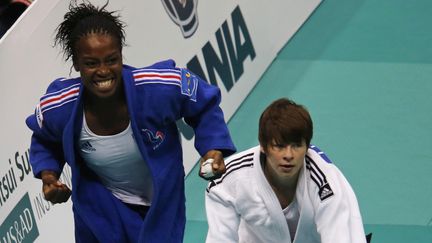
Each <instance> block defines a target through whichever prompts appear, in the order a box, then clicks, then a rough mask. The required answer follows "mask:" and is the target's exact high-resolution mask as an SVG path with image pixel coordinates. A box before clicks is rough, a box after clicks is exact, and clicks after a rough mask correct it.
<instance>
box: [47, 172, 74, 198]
mask: <svg viewBox="0 0 432 243" xmlns="http://www.w3.org/2000/svg"><path fill="white" fill-rule="evenodd" d="M41 178H42V183H43V185H42V191H43V194H44V197H45V199H46V200H47V201H50V202H52V203H54V204H55V203H64V202H66V201H67V200H68V199H69V197H70V196H71V194H72V191H71V190H70V189H69V187H67V186H66V185H65V184H63V183H61V182H60V181H59V180H58V178H59V176H58V175H57V173H55V172H53V171H42V173H41Z"/></svg>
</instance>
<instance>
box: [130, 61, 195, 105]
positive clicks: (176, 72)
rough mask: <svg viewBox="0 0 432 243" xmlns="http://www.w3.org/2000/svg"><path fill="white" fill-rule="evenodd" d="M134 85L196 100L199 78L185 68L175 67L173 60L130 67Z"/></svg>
mask: <svg viewBox="0 0 432 243" xmlns="http://www.w3.org/2000/svg"><path fill="white" fill-rule="evenodd" d="M130 70H131V72H132V76H133V80H134V84H135V86H140V87H144V86H146V87H152V88H155V89H163V90H164V91H169V90H170V89H167V88H168V87H172V88H174V89H171V90H173V91H174V92H175V93H177V94H181V95H183V96H185V97H187V98H189V99H190V100H192V101H197V90H198V84H199V81H200V78H199V77H198V76H197V75H195V74H194V73H192V72H191V71H189V70H188V69H186V68H179V67H176V64H175V61H174V60H166V61H161V62H157V63H155V64H153V65H150V66H147V67H143V68H132V69H130Z"/></svg>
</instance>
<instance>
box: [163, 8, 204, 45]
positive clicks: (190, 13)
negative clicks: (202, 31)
mask: <svg viewBox="0 0 432 243" xmlns="http://www.w3.org/2000/svg"><path fill="white" fill-rule="evenodd" d="M162 4H163V6H164V7H165V11H166V12H167V13H168V15H169V16H170V18H171V20H172V21H173V22H174V23H175V24H176V25H178V26H179V27H180V30H181V32H182V34H183V37H184V38H189V37H191V36H192V35H193V34H194V33H195V31H196V30H197V29H198V14H197V5H198V0H162Z"/></svg>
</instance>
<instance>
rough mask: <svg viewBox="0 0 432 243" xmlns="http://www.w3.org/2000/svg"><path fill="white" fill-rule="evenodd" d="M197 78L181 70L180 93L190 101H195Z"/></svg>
mask: <svg viewBox="0 0 432 243" xmlns="http://www.w3.org/2000/svg"><path fill="white" fill-rule="evenodd" d="M197 89H198V78H197V77H196V76H195V75H193V74H191V73H190V72H188V71H186V70H184V69H183V70H182V80H181V92H182V94H184V95H187V96H189V98H190V99H191V100H192V101H195V102H196V100H197Z"/></svg>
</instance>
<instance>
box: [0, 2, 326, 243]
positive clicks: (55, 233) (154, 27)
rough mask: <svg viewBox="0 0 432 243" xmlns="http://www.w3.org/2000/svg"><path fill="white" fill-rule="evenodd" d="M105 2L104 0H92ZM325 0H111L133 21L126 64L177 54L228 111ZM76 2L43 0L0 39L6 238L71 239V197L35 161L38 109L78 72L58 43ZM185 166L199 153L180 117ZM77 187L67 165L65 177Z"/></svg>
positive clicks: (1, 216)
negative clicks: (53, 193)
mask: <svg viewBox="0 0 432 243" xmlns="http://www.w3.org/2000/svg"><path fill="white" fill-rule="evenodd" d="M91 2H94V4H97V5H103V4H104V3H105V2H106V1H105V0H97V1H96V0H95V1H91ZM320 2H321V0H269V1H252V0H218V1H199V0H186V1H180V0H160V1H132V0H122V1H119V0H116V1H114V0H111V1H110V2H109V6H108V9H109V10H119V14H120V15H121V16H122V20H124V21H125V22H126V24H127V27H126V43H127V46H126V47H125V49H124V52H123V54H124V63H125V64H129V65H132V66H136V67H143V66H147V65H150V64H152V63H154V62H156V61H160V60H164V59H174V60H175V61H176V63H177V66H180V67H187V68H189V69H191V70H192V71H193V72H195V73H196V74H198V75H200V76H202V77H203V78H204V79H206V80H207V81H208V82H209V83H211V84H214V85H217V86H218V87H219V88H220V89H221V92H222V104H221V107H222V109H223V111H224V114H225V119H226V120H227V121H228V120H229V118H230V117H231V116H232V115H233V114H234V112H235V111H236V109H237V108H238V107H239V106H240V104H241V103H242V101H243V100H244V99H245V98H246V96H247V94H248V93H249V92H250V91H251V89H252V88H253V87H254V85H255V84H256V82H257V81H258V80H259V79H260V77H261V75H262V74H263V73H264V72H265V70H266V69H267V67H268V66H269V65H270V64H271V62H272V61H273V59H274V58H275V56H276V55H277V52H278V51H279V50H280V49H281V48H282V47H283V45H284V44H285V43H286V42H287V41H288V40H289V39H290V38H291V37H292V36H293V35H294V34H295V32H296V31H297V30H298V29H299V28H300V26H301V25H302V24H303V23H304V21H306V19H307V18H308V17H309V15H310V14H311V13H312V12H313V11H314V9H315V8H316V7H317V6H318V5H319V3H320ZM68 4H69V1H64V0H63V1H62V0H36V1H33V3H32V4H31V5H30V7H29V8H28V9H27V11H26V12H25V13H24V14H23V15H22V16H21V17H20V18H19V19H18V21H17V22H16V23H15V25H14V26H12V28H11V29H10V30H9V31H8V32H7V33H6V34H5V36H3V38H2V39H1V40H0V92H1V95H0V101H1V102H0V110H1V114H2V115H1V127H0V129H1V141H0V143H1V146H0V223H1V225H0V242H74V236H73V217H72V211H71V203H70V201H69V202H67V203H65V204H61V205H55V206H54V205H52V204H51V203H48V202H47V201H45V200H44V199H43V195H42V193H41V182H40V181H38V180H36V179H34V178H33V174H32V171H31V167H30V164H29V152H28V150H29V145H30V136H31V133H30V130H29V129H28V128H27V127H26V126H25V118H26V117H27V116H28V115H29V114H31V113H33V110H34V107H35V105H36V104H37V103H38V101H39V97H40V96H41V95H42V94H43V93H44V92H45V89H46V88H47V85H48V84H49V83H50V82H51V81H52V80H54V79H55V78H58V77H70V76H71V77H74V76H77V75H78V74H77V73H75V71H74V70H73V69H72V64H71V63H65V62H64V60H63V55H62V53H61V52H60V50H59V49H58V48H56V47H53V38H54V35H55V29H56V27H57V25H58V24H59V23H60V22H61V21H62V18H63V15H64V14H65V13H66V11H67V8H68ZM178 125H179V130H180V132H181V134H182V144H183V151H184V167H185V172H186V173H189V172H190V171H191V169H192V168H193V166H194V165H195V164H196V162H197V161H198V159H199V155H198V154H197V153H196V152H195V149H194V146H193V134H192V133H191V131H190V128H188V127H187V126H186V125H185V124H184V123H183V122H182V121H179V122H178ZM61 179H62V180H63V181H64V182H65V183H67V184H69V185H70V170H69V168H68V167H65V171H64V173H63V175H62V178H61Z"/></svg>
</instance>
